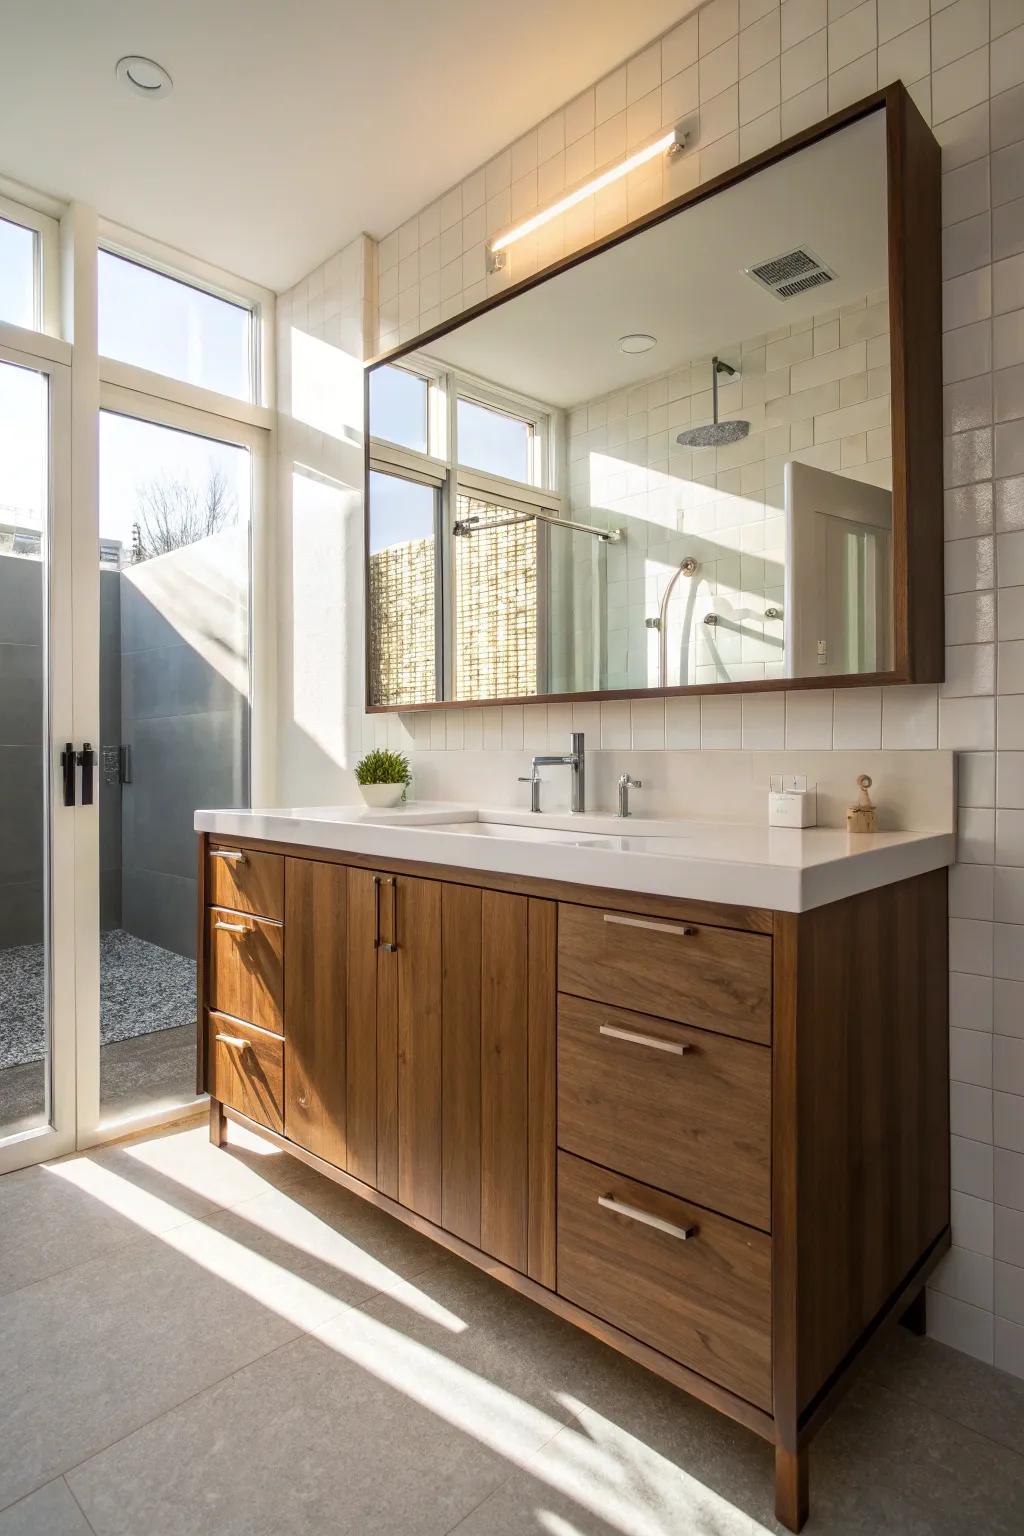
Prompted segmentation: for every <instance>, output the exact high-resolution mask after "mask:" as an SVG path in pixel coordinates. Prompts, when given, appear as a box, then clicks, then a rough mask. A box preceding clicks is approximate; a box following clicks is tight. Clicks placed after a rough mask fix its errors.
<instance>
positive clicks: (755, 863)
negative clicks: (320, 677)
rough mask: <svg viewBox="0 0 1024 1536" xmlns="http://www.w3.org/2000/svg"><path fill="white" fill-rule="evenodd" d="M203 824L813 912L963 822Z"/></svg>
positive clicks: (939, 858) (942, 846) (512, 815)
mask: <svg viewBox="0 0 1024 1536" xmlns="http://www.w3.org/2000/svg"><path fill="white" fill-rule="evenodd" d="M195 829H196V831H197V832H208V833H212V834H214V835H215V836H219V837H228V838H230V837H239V838H246V837H252V838H262V839H265V840H266V841H268V842H277V843H295V844H301V845H304V846H307V847H313V848H330V849H334V850H336V851H338V852H344V853H359V854H366V855H368V856H370V857H371V858H379V859H382V860H385V859H409V860H413V861H416V862H419V863H424V864H448V865H455V866H458V867H460V868H463V869H472V870H475V871H478V872H481V873H485V874H486V873H487V872H488V871H490V872H493V873H497V874H503V875H528V876H529V875H532V876H534V877H535V878H537V879H541V880H564V881H569V882H571V883H573V884H577V885H593V886H607V887H609V888H610V889H613V890H622V891H642V892H646V893H648V894H650V895H656V896H680V897H689V898H690V899H696V900H702V901H715V902H724V903H727V904H730V905H735V906H752V907H767V908H772V909H774V910H776V911H781V912H805V911H808V910H809V909H810V908H812V907H820V906H824V905H825V904H826V903H827V902H830V901H839V900H841V899H842V898H843V897H844V896H853V895H856V894H857V893H858V892H860V891H867V890H871V889H873V888H874V887H876V886H880V885H889V884H891V883H892V882H893V881H895V880H905V879H907V878H909V877H910V876H912V875H920V874H924V873H926V872H927V871H928V870H931V869H940V868H942V867H943V866H944V865H947V864H952V862H953V859H954V856H955V840H954V836H953V833H952V832H877V833H872V834H870V835H860V836H852V837H851V836H850V835H848V834H847V833H846V832H845V831H838V830H835V829H833V828H827V827H811V828H807V829H805V830H803V831H796V830H790V829H788V828H781V827H768V826H747V825H743V824H740V823H737V822H725V821H721V822H716V821H655V820H650V819H647V818H644V817H640V816H633V817H630V818H629V820H628V821H622V820H620V819H619V818H618V817H616V816H612V815H610V814H607V813H600V812H599V813H596V814H592V815H590V814H588V815H583V816H568V815H564V814H563V815H557V814H546V813H541V814H539V815H532V814H531V813H530V812H528V811H519V810H514V809H510V808H502V809H500V810H487V809H481V808H480V807H478V806H472V805H456V804H446V803H439V802H437V803H426V802H420V803H417V802H415V801H414V802H411V803H410V804H408V805H405V806H399V807H397V808H396V809H395V810H392V811H371V810H367V809H365V808H364V807H362V806H354V805H341V806H309V807H290V808H283V809H278V810H264V811H197V812H196V815H195Z"/></svg>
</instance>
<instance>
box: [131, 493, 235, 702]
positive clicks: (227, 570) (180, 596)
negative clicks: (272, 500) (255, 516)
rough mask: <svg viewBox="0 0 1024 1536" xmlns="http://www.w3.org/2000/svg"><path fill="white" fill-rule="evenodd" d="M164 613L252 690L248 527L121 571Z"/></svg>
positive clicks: (227, 674) (186, 639)
mask: <svg viewBox="0 0 1024 1536" xmlns="http://www.w3.org/2000/svg"><path fill="white" fill-rule="evenodd" d="M121 579H122V581H124V582H126V583H127V584H128V585H129V586H132V587H134V588H135V589H136V591H137V592H139V593H140V595H141V596H142V597H144V598H145V599H146V601H147V602H148V603H149V604H150V605H151V606H152V607H153V608H154V609H155V610H156V612H157V613H158V614H159V615H160V617H161V618H162V619H163V620H164V621H165V622H166V623H167V624H168V625H169V626H170V627H171V629H173V630H174V631H176V633H177V634H178V635H180V636H181V640H182V643H183V644H185V645H189V646H191V648H192V650H194V651H195V652H196V654H197V655H199V656H201V657H202V659H203V661H205V662H206V663H207V665H208V666H210V667H212V668H213V669H214V670H215V671H216V672H218V673H219V674H220V676H221V677H223V678H224V679H225V681H226V682H228V683H230V684H231V686H232V688H234V689H236V690H237V692H238V693H240V694H241V695H242V696H243V697H244V698H248V696H249V528H248V524H247V523H246V524H243V525H241V526H238V527H235V528H225V529H222V530H221V532H220V533H214V534H211V535H210V536H209V538H206V539H199V540H198V541H197V542H196V543H195V544H188V545H186V546H185V547H184V548H183V549H175V550H172V551H171V552H170V553H169V554H166V555H157V556H156V557H155V558H154V559H152V560H144V561H142V563H141V564H139V565H129V566H125V568H124V569H123V570H122V572H121Z"/></svg>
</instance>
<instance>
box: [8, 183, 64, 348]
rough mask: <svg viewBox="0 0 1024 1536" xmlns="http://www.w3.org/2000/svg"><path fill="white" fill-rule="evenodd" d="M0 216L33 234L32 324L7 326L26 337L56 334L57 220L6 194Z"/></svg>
mask: <svg viewBox="0 0 1024 1536" xmlns="http://www.w3.org/2000/svg"><path fill="white" fill-rule="evenodd" d="M0 218H2V219H6V220H7V222H8V223H10V224H20V225H21V227H22V228H23V229H29V230H31V231H32V233H33V235H34V236H35V241H34V246H35V250H34V256H35V259H34V261H33V286H34V292H33V295H32V307H33V316H34V324H33V325H32V326H31V327H29V329H28V330H27V331H26V330H23V329H22V328H21V327H20V326H10V327H9V328H8V329H9V331H11V332H14V331H17V332H19V333H20V335H21V336H23V337H25V338H27V337H28V336H29V335H36V334H42V335H44V336H54V337H57V336H59V335H60V333H61V329H60V221H59V220H58V219H56V218H54V217H53V216H52V215H51V214H49V213H44V212H42V211H41V210H40V209H38V208H33V207H32V206H30V205H29V204H27V203H22V202H18V201H16V200H15V199H14V198H10V197H5V196H3V195H2V193H0Z"/></svg>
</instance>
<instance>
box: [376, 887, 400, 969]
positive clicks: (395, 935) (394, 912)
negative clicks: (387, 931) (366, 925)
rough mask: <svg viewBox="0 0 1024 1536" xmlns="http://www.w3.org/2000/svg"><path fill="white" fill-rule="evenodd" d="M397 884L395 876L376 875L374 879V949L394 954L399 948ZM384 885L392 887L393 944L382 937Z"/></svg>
mask: <svg viewBox="0 0 1024 1536" xmlns="http://www.w3.org/2000/svg"><path fill="white" fill-rule="evenodd" d="M396 884H397V882H396V880H395V878H394V876H393V875H374V877H373V924H374V928H373V947H374V949H384V950H387V952H388V953H389V954H394V952H395V950H396V949H397V948H398V933H397V928H398V907H397V897H396V891H395V886H396ZM382 885H390V887H391V938H392V943H390V944H385V943H384V942H383V940H382V939H381V936H380V888H381V886H382Z"/></svg>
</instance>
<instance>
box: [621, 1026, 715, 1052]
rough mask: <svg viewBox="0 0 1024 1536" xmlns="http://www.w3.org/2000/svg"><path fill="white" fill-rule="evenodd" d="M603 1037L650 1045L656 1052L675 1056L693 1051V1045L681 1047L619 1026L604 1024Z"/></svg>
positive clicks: (671, 1041)
mask: <svg viewBox="0 0 1024 1536" xmlns="http://www.w3.org/2000/svg"><path fill="white" fill-rule="evenodd" d="M601 1034H602V1035H611V1037H612V1039H613V1040H628V1041H629V1042H630V1044H631V1045H649V1046H651V1048H652V1049H653V1050H655V1051H669V1052H671V1054H672V1055H673V1056H682V1054H683V1052H684V1051H692V1050H693V1046H692V1045H681V1044H679V1042H678V1041H675V1040H659V1039H658V1038H657V1036H655V1035H638V1034H635V1033H634V1031H633V1030H631V1029H619V1027H618V1025H617V1024H602V1025H601Z"/></svg>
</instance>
